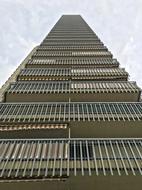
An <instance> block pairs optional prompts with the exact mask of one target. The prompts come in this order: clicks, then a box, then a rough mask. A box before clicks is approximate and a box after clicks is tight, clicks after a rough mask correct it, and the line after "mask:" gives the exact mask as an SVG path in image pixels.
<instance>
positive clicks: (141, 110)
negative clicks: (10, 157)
mask: <svg viewBox="0 0 142 190" xmlns="http://www.w3.org/2000/svg"><path fill="white" fill-rule="evenodd" d="M100 120H102V121H108V120H113V121H119V120H123V121H131V120H133V121H136V120H138V121H142V103H66V102H65V103H1V104H0V122H1V123H3V122H45V121H47V122H50V121H57V122H60V121H65V122H67V121H100Z"/></svg>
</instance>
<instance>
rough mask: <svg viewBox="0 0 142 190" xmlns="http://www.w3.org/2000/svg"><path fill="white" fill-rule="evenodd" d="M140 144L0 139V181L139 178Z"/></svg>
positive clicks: (128, 141) (132, 141)
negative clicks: (101, 177)
mask: <svg viewBox="0 0 142 190" xmlns="http://www.w3.org/2000/svg"><path fill="white" fill-rule="evenodd" d="M141 145H142V139H120V138H119V139H109V138H107V139H83V138H81V139H66V140H65V139H48V140H44V139H25V140H19V139H16V140H12V139H11V140H8V139H7V140H5V139H3V140H0V147H1V149H0V155H1V157H0V159H1V162H0V180H2V179H5V180H6V179H9V180H10V179H11V180H17V179H19V180H22V179H46V178H47V179H48V178H50V179H51V177H52V178H53V179H56V178H68V177H70V176H74V177H77V176H82V177H83V178H84V179H86V178H85V176H88V177H90V178H91V176H92V177H95V176H97V177H99V176H104V177H106V178H107V177H111V176H112V177H113V178H115V177H114V176H118V177H119V178H120V180H121V177H122V179H123V177H124V176H135V178H136V176H141V175H142V169H141V162H142V155H141ZM83 178H82V180H83ZM113 178H112V180H113ZM93 179H94V178H93ZM93 179H92V178H91V180H93ZM52 183H53V182H52ZM58 183H59V182H58Z"/></svg>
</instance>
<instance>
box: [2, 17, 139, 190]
mask: <svg viewBox="0 0 142 190" xmlns="http://www.w3.org/2000/svg"><path fill="white" fill-rule="evenodd" d="M140 96H141V89H140V88H139V87H138V86H137V84H136V82H132V81H129V80H128V73H127V72H126V71H125V69H123V68H120V67H119V63H118V61H117V60H116V59H114V58H113V56H112V54H111V52H110V51H108V49H107V47H106V46H104V44H103V43H102V42H101V41H100V39H99V38H98V36H97V35H96V34H95V33H94V32H93V31H92V29H91V28H90V27H89V26H88V24H87V23H86V22H85V21H84V20H83V19H82V17H81V16H79V15H64V16H62V17H61V18H60V19H59V21H58V22H57V23H56V24H55V26H54V27H53V28H52V30H51V31H50V32H49V34H48V35H47V36H46V37H45V39H44V40H43V41H42V43H41V44H40V45H39V46H38V47H36V48H35V49H34V50H33V51H32V52H31V53H30V54H29V55H28V57H27V58H26V59H25V60H24V61H23V62H22V63H21V64H20V66H19V67H18V68H17V70H16V71H15V72H14V73H13V75H12V76H11V77H10V78H9V79H8V81H7V82H6V83H5V84H4V85H3V86H2V88H1V90H0V101H1V102H0V189H2V190H3V189H11V190H15V189H21V190H22V189H27V190H28V189H34V190H36V189H68V190H70V189H73V190H80V189H81V190H82V189H96V190H102V189H109V190H112V189H113V190H114V189H115V190H118V189H119V190H120V189H121V190H127V189H129V190H134V189H140V188H141V185H142V138H141V137H142V103H141V99H140Z"/></svg>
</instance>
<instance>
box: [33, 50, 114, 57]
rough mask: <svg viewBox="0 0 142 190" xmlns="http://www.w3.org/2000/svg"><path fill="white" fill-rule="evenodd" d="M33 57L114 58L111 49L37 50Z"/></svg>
mask: <svg viewBox="0 0 142 190" xmlns="http://www.w3.org/2000/svg"><path fill="white" fill-rule="evenodd" d="M33 57H108V58H112V54H111V53H110V52H109V51H42V52H39V51H37V52H36V53H35V54H34V55H33Z"/></svg>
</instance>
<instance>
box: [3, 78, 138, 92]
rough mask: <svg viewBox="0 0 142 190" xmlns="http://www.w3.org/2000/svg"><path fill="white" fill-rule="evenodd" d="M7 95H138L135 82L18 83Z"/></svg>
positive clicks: (11, 86)
mask: <svg viewBox="0 0 142 190" xmlns="http://www.w3.org/2000/svg"><path fill="white" fill-rule="evenodd" d="M6 92H7V93H31V94H32V93H40V94H41V93H47V94H48V93H138V92H140V89H139V88H138V86H137V85H136V83H134V82H94V81H90V82H88V81H80V82H79V81H64V82H62V81H61V82H30V83H29V82H16V83H13V84H11V85H10V87H9V89H8V90H7V91H6Z"/></svg>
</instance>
